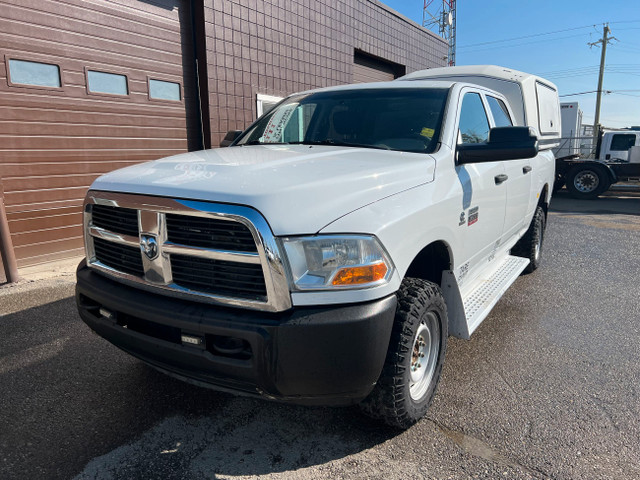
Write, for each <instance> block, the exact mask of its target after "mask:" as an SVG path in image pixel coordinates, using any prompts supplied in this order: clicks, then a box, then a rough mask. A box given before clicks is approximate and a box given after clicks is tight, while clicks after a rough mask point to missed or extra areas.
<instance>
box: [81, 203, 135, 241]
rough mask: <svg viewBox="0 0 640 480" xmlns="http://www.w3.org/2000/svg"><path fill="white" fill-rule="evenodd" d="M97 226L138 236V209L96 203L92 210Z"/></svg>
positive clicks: (93, 220) (94, 222)
mask: <svg viewBox="0 0 640 480" xmlns="http://www.w3.org/2000/svg"><path fill="white" fill-rule="evenodd" d="M91 216H92V222H93V224H94V225H95V226H96V227H100V228H104V229H105V230H109V231H111V232H115V233H122V234H124V235H133V236H136V237H137V236H138V211H137V210H134V209H132V208H118V207H109V206H107V205H94V206H93V208H92V212H91Z"/></svg>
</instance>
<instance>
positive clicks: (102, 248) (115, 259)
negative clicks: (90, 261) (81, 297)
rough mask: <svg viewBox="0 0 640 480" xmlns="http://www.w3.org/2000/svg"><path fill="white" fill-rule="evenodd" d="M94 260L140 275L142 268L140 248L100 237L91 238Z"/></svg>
mask: <svg viewBox="0 0 640 480" xmlns="http://www.w3.org/2000/svg"><path fill="white" fill-rule="evenodd" d="M93 246H94V248H95V251H96V260H98V261H99V262H100V263H103V264H104V265H106V266H108V267H111V268H113V269H115V270H119V271H121V272H125V273H129V274H131V275H136V276H138V277H142V276H143V275H144V268H143V266H142V257H141V256H140V248H139V247H138V248H136V247H130V246H128V245H121V244H119V243H114V242H109V241H107V240H103V239H101V238H94V239H93Z"/></svg>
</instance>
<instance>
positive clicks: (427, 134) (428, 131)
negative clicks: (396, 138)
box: [420, 127, 436, 138]
mask: <svg viewBox="0 0 640 480" xmlns="http://www.w3.org/2000/svg"><path fill="white" fill-rule="evenodd" d="M434 133H436V131H435V130H434V129H433V128H427V127H424V128H423V129H422V131H421V132H420V135H422V136H423V137H427V138H433V134H434Z"/></svg>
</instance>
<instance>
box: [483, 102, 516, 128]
mask: <svg viewBox="0 0 640 480" xmlns="http://www.w3.org/2000/svg"><path fill="white" fill-rule="evenodd" d="M487 102H488V103H489V108H490V109H491V114H492V115H493V121H494V123H495V126H496V127H511V126H512V125H513V122H512V121H511V117H510V116H509V110H507V106H506V105H505V104H504V102H503V101H502V100H500V99H499V98H495V97H490V96H487Z"/></svg>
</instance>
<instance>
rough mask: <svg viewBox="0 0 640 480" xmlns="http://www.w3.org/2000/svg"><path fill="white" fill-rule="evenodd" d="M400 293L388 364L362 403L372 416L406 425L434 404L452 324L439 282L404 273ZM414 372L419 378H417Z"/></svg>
mask: <svg viewBox="0 0 640 480" xmlns="http://www.w3.org/2000/svg"><path fill="white" fill-rule="evenodd" d="M397 295H398V306H397V308H396V316H395V320H394V325H393V329H392V331H391V340H390V341H389V349H388V351H387V357H386V360H385V364H384V367H383V368H382V373H381V374H380V378H379V379H378V382H377V383H376V386H375V387H374V389H373V392H371V394H370V395H369V396H368V397H367V398H366V399H364V400H363V401H362V403H361V404H360V407H361V409H362V410H363V411H364V412H365V413H366V414H367V415H369V416H370V417H373V418H375V419H380V420H382V421H383V422H385V423H386V424H387V425H391V426H393V427H398V428H402V429H405V428H409V427H410V426H411V425H413V424H414V423H416V422H417V421H418V420H420V419H421V418H422V417H423V416H424V414H425V413H426V412H427V410H428V408H429V405H431V401H432V400H433V396H434V395H435V392H436V387H437V385H438V381H439V380H440V374H441V372H442V365H443V363H444V357H445V353H446V350H447V337H448V334H449V326H448V323H447V306H446V304H445V301H444V298H443V297H442V291H441V290H440V287H439V286H438V285H436V284H435V283H431V282H428V281H426V280H421V279H417V278H406V279H405V280H404V281H403V282H402V285H401V286H400V289H399V290H398V293H397ZM426 330H429V332H428V334H427V333H426ZM419 338H421V339H422V340H423V341H422V342H420V341H418V340H419ZM427 338H429V339H430V340H427ZM427 342H428V343H429V349H428V351H427V348H426V343H427ZM436 350H437V351H436ZM425 352H427V353H426V354H425ZM420 354H422V357H420ZM421 359H426V360H421ZM421 362H424V368H423V365H422V363H421ZM412 377H413V378H419V380H418V381H415V382H414V381H413V380H412Z"/></svg>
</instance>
